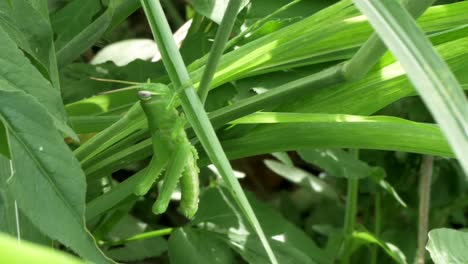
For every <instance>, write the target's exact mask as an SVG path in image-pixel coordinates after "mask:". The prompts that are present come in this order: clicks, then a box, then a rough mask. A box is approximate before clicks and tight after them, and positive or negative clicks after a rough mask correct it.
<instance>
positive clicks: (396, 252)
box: [353, 231, 407, 264]
mask: <svg viewBox="0 0 468 264" xmlns="http://www.w3.org/2000/svg"><path fill="white" fill-rule="evenodd" d="M353 240H354V241H356V242H357V243H361V244H376V245H378V246H379V247H380V248H382V249H383V250H384V251H385V253H386V254H387V255H388V256H390V257H391V258H392V259H393V260H394V261H396V262H397V263H400V264H406V263H407V261H406V257H405V255H404V254H403V252H401V250H400V249H399V248H398V247H396V246H395V245H393V244H391V243H388V242H384V241H382V240H380V239H378V238H377V237H375V236H374V235H373V234H371V233H368V232H358V231H355V232H353Z"/></svg>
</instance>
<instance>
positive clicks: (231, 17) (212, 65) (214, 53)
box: [198, 0, 242, 104]
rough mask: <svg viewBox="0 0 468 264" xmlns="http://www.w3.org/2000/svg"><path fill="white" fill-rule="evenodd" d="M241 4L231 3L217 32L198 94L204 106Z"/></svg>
mask: <svg viewBox="0 0 468 264" xmlns="http://www.w3.org/2000/svg"><path fill="white" fill-rule="evenodd" d="M241 4H242V1H241V0H230V1H229V4H228V6H227V8H226V12H225V13H224V16H223V20H222V21H221V24H220V25H219V28H218V31H217V32H216V37H215V40H214V43H213V47H211V51H210V55H209V57H208V61H207V63H206V67H205V70H204V72H203V75H202V78H201V81H200V86H199V87H198V94H199V96H200V101H201V102H202V104H204V103H205V101H206V97H207V96H208V91H209V90H210V87H211V81H212V80H213V76H214V75H215V73H216V67H217V66H218V63H219V59H220V58H221V56H222V55H223V51H224V50H225V48H224V47H225V45H226V42H227V41H228V39H229V36H230V35H231V31H232V27H233V26H234V23H235V22H236V18H237V12H238V11H239V8H240V7H241Z"/></svg>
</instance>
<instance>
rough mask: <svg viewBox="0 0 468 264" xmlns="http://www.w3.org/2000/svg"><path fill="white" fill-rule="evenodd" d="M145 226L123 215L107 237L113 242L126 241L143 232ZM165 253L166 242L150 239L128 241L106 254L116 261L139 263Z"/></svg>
mask: <svg viewBox="0 0 468 264" xmlns="http://www.w3.org/2000/svg"><path fill="white" fill-rule="evenodd" d="M147 226H148V225H147V224H146V223H144V222H142V221H140V220H138V219H136V218H134V217H133V216H131V215H125V216H124V217H123V219H122V220H120V221H119V223H117V224H116V225H115V226H114V227H113V228H112V231H111V232H110V233H109V235H108V237H110V238H111V239H113V240H119V239H126V238H128V237H131V236H134V235H135V234H141V233H142V232H145V229H146V228H147ZM166 251H167V241H166V240H165V239H164V238H162V237H152V238H148V239H142V240H134V241H129V242H127V243H125V244H123V245H119V246H116V247H114V248H112V247H111V248H110V249H109V250H107V251H106V254H107V255H108V256H109V257H111V258H112V259H114V260H117V261H125V262H131V261H140V260H144V259H147V258H154V257H159V256H160V255H161V254H163V253H164V252H166Z"/></svg>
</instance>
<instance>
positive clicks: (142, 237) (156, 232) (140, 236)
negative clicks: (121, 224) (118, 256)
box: [100, 228, 174, 246]
mask: <svg viewBox="0 0 468 264" xmlns="http://www.w3.org/2000/svg"><path fill="white" fill-rule="evenodd" d="M172 231H174V229H173V228H164V229H160V230H154V231H149V232H144V233H141V234H138V235H134V236H132V237H129V238H126V239H122V240H119V241H105V242H102V243H100V244H102V245H108V246H120V245H124V244H126V243H128V242H132V241H139V240H145V239H150V238H154V237H160V236H167V235H170V234H171V233H172Z"/></svg>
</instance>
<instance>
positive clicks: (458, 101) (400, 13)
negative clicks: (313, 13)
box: [354, 0, 468, 175]
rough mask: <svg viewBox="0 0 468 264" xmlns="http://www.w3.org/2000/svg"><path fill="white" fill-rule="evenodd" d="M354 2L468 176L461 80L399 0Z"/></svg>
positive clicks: (466, 107) (467, 114)
mask: <svg viewBox="0 0 468 264" xmlns="http://www.w3.org/2000/svg"><path fill="white" fill-rule="evenodd" d="M354 3H355V4H356V6H357V7H358V8H359V9H360V10H361V11H362V12H363V13H364V14H365V15H366V16H367V17H368V19H369V22H370V23H371V24H372V26H373V27H374V28H375V30H376V32H377V33H378V34H379V35H380V37H381V38H382V40H383V41H384V42H385V44H386V45H387V46H388V47H389V49H390V50H391V52H392V53H393V54H394V55H395V57H396V58H397V59H398V61H400V63H401V65H402V67H403V68H404V69H405V70H406V72H407V74H408V78H409V79H410V81H411V82H412V83H413V85H414V86H415V88H416V90H417V91H418V93H419V94H420V95H421V97H422V99H423V101H424V102H425V104H426V106H427V107H428V108H429V110H430V111H431V113H432V115H433V116H434V118H435V120H436V121H437V122H438V123H439V124H440V126H441V129H442V131H443V132H444V134H445V136H446V137H447V139H448V141H449V143H450V145H451V147H452V148H453V150H454V152H455V154H456V156H457V158H458V159H459V161H460V163H461V165H462V167H463V168H464V170H465V173H467V175H468V103H467V100H466V97H465V95H464V93H463V90H462V87H461V86H460V84H459V83H458V81H457V79H456V78H455V76H454V75H453V73H452V72H451V71H450V69H449V68H448V66H447V64H446V63H445V62H444V61H443V60H442V59H441V58H440V56H439V55H438V54H437V52H436V51H435V49H434V48H433V46H432V45H431V43H430V42H429V40H428V39H427V38H426V37H425V36H424V33H423V32H422V31H421V30H420V29H419V28H418V26H417V25H416V23H415V21H414V20H413V19H412V18H411V16H410V15H409V14H408V12H407V11H406V10H404V9H403V8H402V7H401V6H400V5H399V4H398V3H397V2H396V1H390V0H385V1H377V0H369V1H367V0H366V1H364V0H354Z"/></svg>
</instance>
